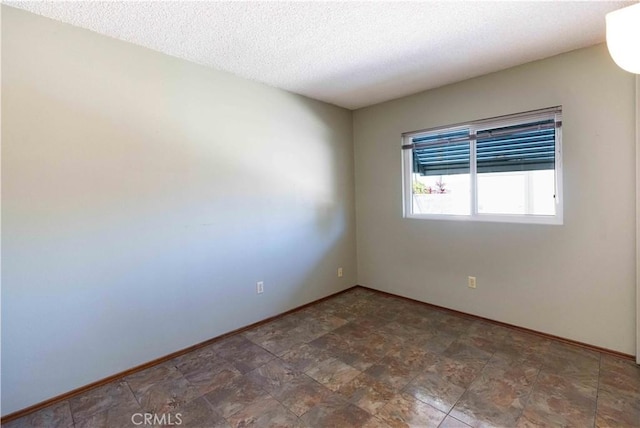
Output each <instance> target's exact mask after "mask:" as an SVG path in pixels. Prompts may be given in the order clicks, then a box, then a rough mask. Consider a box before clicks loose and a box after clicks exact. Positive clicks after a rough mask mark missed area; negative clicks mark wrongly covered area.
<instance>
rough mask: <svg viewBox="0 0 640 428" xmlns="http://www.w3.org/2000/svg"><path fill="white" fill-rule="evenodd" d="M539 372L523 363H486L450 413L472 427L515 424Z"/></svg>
mask: <svg viewBox="0 0 640 428" xmlns="http://www.w3.org/2000/svg"><path fill="white" fill-rule="evenodd" d="M538 373H539V370H538V369H537V368H531V367H526V366H525V367H519V366H517V365H513V366H508V367H502V366H491V367H489V366H487V367H485V368H484V369H483V370H482V372H481V373H480V376H479V377H478V378H477V379H476V380H475V381H474V382H473V383H472V384H471V386H470V387H469V389H467V391H466V392H465V393H464V395H463V396H462V397H461V398H460V400H459V401H458V403H457V404H456V405H455V407H454V408H453V409H452V410H451V412H450V415H451V416H453V417H454V418H456V419H458V420H460V421H462V422H464V423H466V424H468V425H471V426H483V425H489V426H504V427H512V426H515V424H516V422H517V420H518V418H519V417H520V414H521V413H522V410H523V409H524V405H525V403H526V400H527V398H528V396H529V394H530V393H531V389H532V387H533V384H534V381H535V380H536V378H537V376H538Z"/></svg>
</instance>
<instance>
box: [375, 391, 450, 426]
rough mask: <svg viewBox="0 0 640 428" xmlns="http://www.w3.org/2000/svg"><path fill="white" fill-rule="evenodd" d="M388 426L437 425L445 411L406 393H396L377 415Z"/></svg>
mask: <svg viewBox="0 0 640 428" xmlns="http://www.w3.org/2000/svg"><path fill="white" fill-rule="evenodd" d="M376 416H377V417H379V418H380V419H382V420H383V421H384V422H385V423H387V424H388V425H389V426H390V427H416V428H424V427H437V426H438V425H439V424H440V422H442V421H443V420H444V418H445V417H446V416H447V414H446V413H443V412H441V411H440V410H438V409H436V408H435V407H432V406H430V405H428V404H425V403H423V402H421V401H419V400H416V399H415V398H413V397H411V396H409V395H406V394H401V395H396V396H395V397H394V398H392V399H391V400H390V401H389V403H387V404H386V405H385V406H384V407H382V408H381V409H380V410H379V411H378V413H377V415H376Z"/></svg>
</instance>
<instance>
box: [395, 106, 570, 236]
mask: <svg viewBox="0 0 640 428" xmlns="http://www.w3.org/2000/svg"><path fill="white" fill-rule="evenodd" d="M561 126H562V109H561V107H554V108H549V109H544V110H537V111H533V112H527V113H521V114H515V115H510V116H503V117H498V118H493V119H485V120H479V121H475V122H470V123H466V124H461V125H452V126H447V127H442V128H434V129H428V130H425V131H416V132H409V133H405V134H403V135H402V154H403V187H404V214H405V217H411V218H425V219H460V220H465V219H470V220H479V221H503V222H515V223H546V224H562V199H561V191H562V174H561V172H562V163H561Z"/></svg>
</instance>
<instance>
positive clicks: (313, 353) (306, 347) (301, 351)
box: [280, 343, 331, 372]
mask: <svg viewBox="0 0 640 428" xmlns="http://www.w3.org/2000/svg"><path fill="white" fill-rule="evenodd" d="M280 358H281V359H282V360H283V361H285V362H286V363H288V364H290V365H291V366H292V367H294V368H295V369H297V370H300V371H302V372H304V371H306V370H307V369H308V368H309V367H311V366H312V365H314V364H318V363H320V362H321V361H324V360H326V359H329V358H331V355H330V354H329V353H328V352H327V351H326V350H325V349H322V348H320V347H317V346H312V345H310V344H308V343H303V344H300V345H296V346H293V347H292V348H291V349H290V350H289V352H287V353H286V354H284V355H282V357H280Z"/></svg>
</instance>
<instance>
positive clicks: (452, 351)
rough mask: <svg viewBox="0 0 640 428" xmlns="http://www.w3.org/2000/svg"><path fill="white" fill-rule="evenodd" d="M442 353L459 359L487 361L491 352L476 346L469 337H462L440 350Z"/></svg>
mask: <svg viewBox="0 0 640 428" xmlns="http://www.w3.org/2000/svg"><path fill="white" fill-rule="evenodd" d="M442 355H444V356H445V357H449V358H453V359H456V360H460V361H478V362H487V361H489V359H490V358H491V356H492V355H493V352H489V351H486V350H484V349H481V348H479V347H477V346H476V345H475V343H474V342H473V340H472V339H471V338H468V337H464V338H459V339H457V340H456V341H455V342H453V343H452V344H451V345H450V346H449V347H448V348H447V349H445V350H444V352H442Z"/></svg>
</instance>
